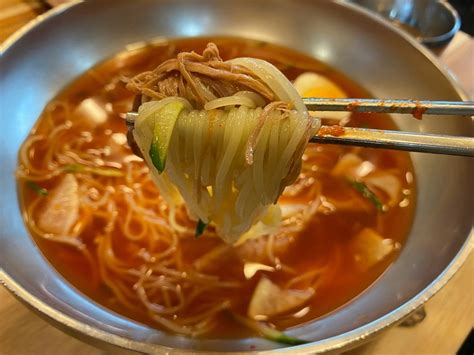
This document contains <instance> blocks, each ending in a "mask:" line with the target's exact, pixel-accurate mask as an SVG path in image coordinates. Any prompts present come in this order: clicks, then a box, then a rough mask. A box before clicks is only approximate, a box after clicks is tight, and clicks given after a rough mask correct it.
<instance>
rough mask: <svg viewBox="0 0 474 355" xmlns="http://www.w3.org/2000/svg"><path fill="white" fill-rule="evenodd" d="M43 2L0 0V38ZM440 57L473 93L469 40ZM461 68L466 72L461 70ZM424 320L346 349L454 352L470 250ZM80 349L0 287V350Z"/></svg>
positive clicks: (472, 290) (471, 282) (462, 334)
mask: <svg viewBox="0 0 474 355" xmlns="http://www.w3.org/2000/svg"><path fill="white" fill-rule="evenodd" d="M45 10H46V7H45V5H44V3H43V2H41V1H35V0H24V1H21V0H0V42H2V41H4V40H5V39H6V38H7V37H8V36H9V35H10V34H11V33H13V32H14V31H16V30H17V29H18V28H20V27H21V26H23V25H24V24H25V23H27V22H28V21H30V20H32V19H33V18H35V17H36V16H38V15H39V14H40V13H42V12H44V11H45ZM455 40H456V41H454V43H452V44H451V45H450V47H449V48H448V50H446V51H445V52H444V53H443V55H442V56H441V59H442V60H443V61H444V62H445V63H446V64H447V65H449V67H450V69H451V71H452V72H453V74H455V75H456V74H458V75H459V77H460V78H462V79H463V80H461V84H462V86H463V87H464V89H465V90H466V92H468V94H469V95H470V96H471V98H474V90H473V89H474V77H473V76H474V67H473V65H472V62H471V59H472V58H473V57H474V40H473V39H472V38H470V37H468V36H466V35H463V34H461V35H458V36H457V38H456V39H455ZM466 73H467V74H468V75H466ZM425 309H426V312H427V316H426V318H425V320H424V321H423V322H421V323H420V324H418V325H416V326H414V327H411V328H405V327H394V328H392V329H390V330H388V331H387V332H385V333H383V334H382V335H381V336H379V337H378V338H377V339H375V340H374V341H372V342H371V343H369V344H367V345H364V346H362V347H360V348H358V349H355V350H352V351H350V352H349V353H348V354H351V355H368V354H454V353H456V351H457V350H458V349H459V347H460V346H461V344H462V342H463V341H464V339H465V338H466V337H467V335H468V334H469V332H470V330H471V329H472V328H473V326H474V255H471V256H470V257H469V258H468V260H467V262H466V263H465V264H464V265H463V267H462V268H461V269H460V270H459V272H458V273H457V274H456V275H455V276H454V277H453V279H452V280H451V281H450V282H449V283H448V285H446V287H444V288H443V289H442V290H441V291H440V292H439V293H438V294H437V295H435V296H434V297H433V298H432V299H431V300H430V301H429V302H428V303H427V304H426V306H425ZM37 353H38V354H43V353H44V354H50V355H56V354H81V355H99V354H107V352H106V351H104V350H100V349H97V348H95V347H93V346H91V345H88V344H85V343H83V342H81V341H79V340H77V339H75V338H73V337H71V336H69V335H67V334H65V333H63V332H61V331H60V330H58V329H56V328H54V327H53V326H51V325H49V324H48V323H47V322H46V321H44V320H43V319H41V318H39V317H38V316H37V315H36V314H34V313H32V312H31V311H30V310H28V309H27V308H26V307H25V306H23V305H22V304H21V303H20V302H18V301H17V300H16V299H15V298H14V297H13V296H12V295H11V294H10V293H9V292H8V291H7V290H6V289H4V288H3V287H0V354H1V355H13V354H15V355H23V354H25V355H26V354H37Z"/></svg>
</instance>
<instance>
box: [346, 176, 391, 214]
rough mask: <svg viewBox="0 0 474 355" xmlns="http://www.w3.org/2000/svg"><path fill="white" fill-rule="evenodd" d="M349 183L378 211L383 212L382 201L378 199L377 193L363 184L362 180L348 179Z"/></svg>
mask: <svg viewBox="0 0 474 355" xmlns="http://www.w3.org/2000/svg"><path fill="white" fill-rule="evenodd" d="M349 183H350V184H351V186H352V187H353V188H354V189H356V190H357V191H358V192H360V193H361V195H362V196H364V197H365V198H366V199H368V200H369V201H370V202H372V203H373V204H374V206H375V208H377V210H378V211H382V212H383V203H382V202H381V201H380V199H379V198H378V197H377V195H376V194H375V193H374V192H373V191H372V190H371V189H369V188H368V187H367V185H366V184H364V183H363V182H360V181H354V180H349Z"/></svg>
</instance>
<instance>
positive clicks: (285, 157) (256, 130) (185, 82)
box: [127, 43, 320, 243]
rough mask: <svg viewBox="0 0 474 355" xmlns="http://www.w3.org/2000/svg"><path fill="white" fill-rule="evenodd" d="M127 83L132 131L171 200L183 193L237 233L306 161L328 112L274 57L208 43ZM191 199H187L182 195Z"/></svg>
mask: <svg viewBox="0 0 474 355" xmlns="http://www.w3.org/2000/svg"><path fill="white" fill-rule="evenodd" d="M127 88H128V89H130V90H132V91H134V92H135V93H137V94H138V96H137V97H138V99H139V103H140V106H139V108H138V117H137V119H136V121H135V122H134V127H133V138H134V140H135V142H136V144H137V145H138V147H139V149H140V152H141V154H142V156H143V158H144V159H145V161H146V163H147V165H148V166H149V168H150V170H151V174H152V177H153V180H154V181H155V183H156V184H157V185H158V187H159V188H160V192H161V193H162V195H163V196H164V198H165V199H166V200H167V202H168V203H169V205H170V206H171V207H170V208H173V206H176V205H178V204H181V203H183V202H185V204H186V206H187V209H188V213H189V215H190V216H191V217H192V218H195V219H196V220H199V222H198V228H197V230H196V231H197V233H198V234H199V233H200V232H201V231H202V229H203V228H204V227H205V226H206V225H207V224H209V223H212V224H213V225H214V226H215V227H216V230H217V233H218V235H219V236H220V237H221V238H222V239H224V240H225V241H226V242H228V243H233V242H235V241H237V239H239V237H240V236H241V235H242V234H244V233H245V232H247V231H248V230H249V229H250V228H251V227H252V225H254V224H255V223H256V222H258V221H259V220H260V219H262V218H264V216H267V217H268V215H269V214H272V215H273V216H277V217H278V215H279V211H278V207H276V206H277V205H276V206H275V207H273V208H270V206H271V205H275V204H276V202H277V200H278V198H279V196H280V195H281V193H282V192H283V190H284V188H285V187H286V186H288V185H290V184H291V183H293V182H294V181H295V180H296V178H297V177H298V175H299V173H300V169H301V157H302V155H303V152H304V150H305V148H306V145H307V143H308V141H309V138H310V137H311V136H312V135H313V134H314V133H315V132H316V131H317V130H318V129H319V127H320V121H319V120H318V119H315V118H313V117H311V116H310V115H309V114H308V112H307V110H306V108H305V106H304V104H303V102H302V100H301V98H300V96H299V95H298V93H297V91H296V90H295V89H294V87H293V86H292V84H291V83H290V82H289V81H288V79H286V77H285V76H284V75H283V74H282V73H281V72H280V71H279V70H278V69H277V68H275V67H274V66H273V65H272V64H270V63H268V62H266V61H264V60H260V59H254V58H237V59H233V60H230V61H223V60H222V59H221V57H220V56H219V51H218V49H217V47H216V46H215V45H214V44H212V43H210V44H208V45H207V48H206V49H205V50H204V52H203V54H202V55H199V54H196V53H194V52H188V53H186V52H185V53H180V54H178V57H177V58H176V59H170V60H168V61H166V62H164V63H162V64H161V65H160V66H158V67H157V68H156V69H155V70H153V71H148V72H144V73H141V74H139V75H137V76H136V77H134V78H133V79H132V80H131V81H130V82H129V83H128V85H127ZM183 200H184V201H183Z"/></svg>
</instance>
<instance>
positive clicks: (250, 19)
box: [0, 0, 474, 353]
mask: <svg viewBox="0 0 474 355" xmlns="http://www.w3.org/2000/svg"><path fill="white" fill-rule="evenodd" d="M265 8H268V2H267V1H265V0H241V1H219V0H203V1H199V2H185V1H174V0H161V1H151V0H137V1H133V2H131V1H126V0H116V1H114V4H113V6H110V2H107V1H90V2H89V1H88V2H80V3H75V4H72V5H66V6H63V7H60V8H58V9H56V10H54V11H53V12H51V13H49V14H48V15H46V16H45V17H43V18H41V19H40V20H39V21H38V22H35V23H32V24H31V25H29V26H28V27H27V28H26V29H23V30H22V31H20V32H19V33H18V34H17V35H16V36H14V37H13V38H12V39H11V40H10V41H8V43H7V44H6V45H5V46H4V47H3V48H2V58H1V66H2V73H1V77H2V78H1V79H2V80H1V82H0V85H1V88H0V89H1V92H2V100H3V101H2V128H3V131H4V132H8V135H6V136H5V137H4V138H3V139H2V140H0V151H1V152H2V153H1V155H0V165H1V167H2V169H1V174H0V193H1V195H2V198H3V200H2V205H1V207H0V225H1V228H0V230H1V231H2V232H1V235H0V268H1V269H0V279H1V280H2V282H3V283H4V284H5V285H6V286H7V287H8V288H9V289H10V290H11V291H12V292H14V293H15V294H16V295H17V296H18V297H19V298H20V299H21V300H23V301H24V302H26V303H28V304H29V305H30V306H31V307H32V308H34V309H36V310H37V311H38V312H40V313H42V314H43V315H45V316H46V317H47V318H48V319H50V320H51V322H53V323H54V324H56V325H58V326H60V327H61V328H62V329H64V330H66V331H69V332H71V333H72V334H75V335H78V336H82V337H87V338H88V339H94V340H97V341H101V342H105V343H110V344H114V345H117V346H120V347H123V348H127V349H132V350H136V351H141V352H159V351H166V350H168V351H170V350H172V349H180V351H182V352H183V351H184V350H194V351H195V350H203V351H221V352H222V351H249V349H250V345H252V346H253V347H254V348H253V349H254V350H257V351H264V350H271V349H275V348H277V347H279V345H278V344H273V343H271V342H269V341H266V340H263V339H259V338H251V339H192V338H184V337H181V336H176V335H172V334H166V333H163V332H160V331H157V330H155V329H152V328H150V327H147V326H144V325H141V324H138V323H136V322H133V321H130V320H128V319H126V318H124V317H122V316H119V315H117V314H115V313H113V312H110V311H108V310H106V309H104V308H102V307H100V306H98V305H97V304H95V303H93V302H92V301H90V300H89V299H87V298H85V297H84V296H82V295H81V294H80V293H78V292H77V291H76V290H75V289H73V288H72V287H71V286H70V285H69V284H68V283H66V282H65V281H64V280H63V279H62V278H61V277H60V276H59V275H58V274H57V273H56V272H55V271H54V270H53V269H52V268H51V267H50V265H49V264H48V263H47V261H46V260H45V259H44V258H43V257H42V255H41V254H40V253H39V252H38V249H37V247H36V246H35V244H34V243H33V241H32V240H31V239H30V237H29V235H28V233H27V231H26V229H25V227H24V225H23V221H22V218H21V215H20V209H19V206H18V199H17V195H16V192H15V191H16V187H15V184H16V182H15V178H14V170H15V168H16V163H17V151H18V148H19V145H20V144H21V142H22V141H23V140H24V138H25V136H26V135H27V134H28V132H29V131H30V129H31V127H32V125H33V124H34V122H35V120H36V118H37V117H38V115H39V114H40V112H41V111H42V109H43V107H44V106H45V104H46V103H47V102H48V100H50V99H51V98H52V97H54V95H56V93H57V92H58V91H59V90H60V89H61V88H62V87H63V86H64V85H65V84H67V83H68V82H69V81H70V80H72V79H73V78H74V77H76V76H78V75H79V74H80V73H82V72H83V71H85V70H86V69H88V68H89V67H91V66H92V65H93V64H94V63H97V62H99V61H101V60H103V59H105V58H107V57H110V56H111V55H113V54H115V53H117V52H119V51H121V50H123V49H124V48H125V47H126V46H127V45H130V44H132V43H137V42H140V41H147V40H151V39H154V38H157V37H168V38H169V37H189V36H212V35H221V36H222V35H232V36H240V37H247V38H252V39H258V40H263V41H268V42H272V43H276V44H279V45H283V46H287V47H290V48H295V49H297V50H299V51H302V52H305V53H307V54H310V55H312V56H314V57H316V58H318V59H320V60H323V61H325V62H327V63H328V64H329V65H331V66H333V67H335V68H336V69H338V70H340V71H342V72H344V73H345V74H347V75H348V76H350V77H351V78H353V79H354V80H355V81H357V82H359V83H361V84H362V85H363V86H364V87H365V88H367V89H368V90H369V91H371V92H372V93H373V94H374V95H375V96H377V97H390V98H413V99H433V100H436V99H438V100H439V99H444V100H460V99H462V98H463V95H462V93H460V92H459V91H458V90H457V89H456V86H455V84H454V83H453V82H452V81H451V80H450V78H449V76H448V75H447V74H446V72H445V71H444V70H443V69H442V68H441V67H440V66H439V65H438V63H437V62H436V60H435V59H434V58H433V57H432V56H431V55H430V54H429V53H428V52H427V51H426V50H425V49H423V48H422V47H420V46H419V45H418V44H417V43H416V42H415V41H413V40H411V39H410V38H409V37H408V36H406V35H404V34H402V33H401V32H400V31H397V30H395V29H393V28H392V27H390V26H387V24H386V23H385V22H384V21H380V20H378V18H377V17H375V16H372V15H370V14H368V13H367V12H365V11H362V10H360V9H358V8H357V7H355V6H352V5H348V4H345V3H342V2H329V1H315V2H305V1H289V0H288V1H285V0H281V1H278V2H276V3H275V4H274V5H273V6H272V10H271V11H265V12H263V10H262V9H265ZM130 14H133V16H131V15H130ZM289 14H291V15H289ZM275 24H278V26H275ZM395 119H396V120H397V123H398V124H399V125H400V127H401V128H402V129H405V130H411V131H419V132H434V133H437V132H439V133H441V132H442V133H445V134H460V135H461V134H463V135H468V134H470V132H471V129H472V121H471V120H469V119H467V118H466V119H462V118H459V117H443V119H442V120H441V119H439V118H437V117H430V118H426V119H423V121H418V120H411V119H407V118H403V117H395ZM412 158H413V162H414V164H415V169H416V173H417V179H418V187H419V198H418V201H417V214H416V217H415V221H414V224H413V228H412V231H411V235H410V236H409V241H408V243H407V245H406V247H405V248H404V250H403V251H402V253H401V255H400V257H399V259H398V260H397V261H396V262H395V263H394V265H392V266H391V267H390V269H389V270H388V271H387V272H386V273H385V274H384V275H383V276H382V277H381V278H380V279H379V280H378V281H377V282H376V283H375V284H374V285H373V286H371V287H370V288H369V289H368V290H366V291H365V292H364V293H363V294H362V295H360V297H358V298H357V299H355V300H353V301H351V302H350V303H348V304H347V305H345V306H344V307H342V308H340V309H339V310H338V311H336V312H333V313H331V314H328V315H327V316H325V317H323V318H321V319H318V320H316V321H314V322H311V323H308V324H305V325H303V326H300V327H297V328H295V329H292V330H290V331H289V334H290V335H293V336H296V337H298V336H302V335H304V338H306V339H311V340H312V342H311V343H310V344H306V345H300V346H298V348H295V347H293V348H291V347H290V348H285V349H282V350H286V351H288V352H290V353H291V352H294V351H296V350H298V351H300V352H318V351H327V350H335V349H341V348H348V347H353V346H356V345H357V344H358V343H360V342H362V341H363V340H366V339H369V338H370V336H371V335H374V334H376V333H378V332H379V331H381V330H383V329H385V328H387V327H389V326H391V325H393V324H396V323H397V322H399V321H400V320H402V319H403V318H404V317H406V316H407V315H408V314H410V313H411V312H412V311H413V310H414V309H416V308H418V307H419V306H420V305H421V304H423V303H424V302H425V301H426V300H427V299H428V298H429V297H431V296H432V295H433V294H434V293H435V292H436V291H437V290H439V288H440V287H441V286H443V285H444V284H445V283H446V282H447V281H448V279H449V278H450V277H451V276H452V275H453V274H454V272H455V271H456V270H457V269H458V268H459V267H460V265H461V264H462V262H463V261H464V260H465V258H466V257H467V254H468V253H469V250H470V249H471V248H472V238H471V235H470V233H471V229H472V216H471V213H472V210H473V207H474V206H473V201H472V198H471V196H473V195H474V191H473V190H474V186H473V185H472V183H471V180H472V178H471V177H472V175H473V171H472V168H473V166H472V162H471V161H470V160H469V159H468V158H460V157H447V156H446V157H444V156H432V155H427V154H424V155H423V154H413V155H412Z"/></svg>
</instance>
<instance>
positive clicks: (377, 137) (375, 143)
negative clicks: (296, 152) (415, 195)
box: [310, 126, 474, 157]
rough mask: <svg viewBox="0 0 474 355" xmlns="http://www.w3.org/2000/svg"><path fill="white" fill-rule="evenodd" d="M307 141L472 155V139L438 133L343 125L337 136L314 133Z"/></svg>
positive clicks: (473, 147) (473, 142)
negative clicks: (340, 132)
mask: <svg viewBox="0 0 474 355" xmlns="http://www.w3.org/2000/svg"><path fill="white" fill-rule="evenodd" d="M324 127H325V126H323V127H322V128H323V129H322V132H324ZM326 127H327V126H326ZM310 142H311V143H326V144H343V145H352V146H359V147H371V148H385V149H395V150H406V151H411V152H421V153H434V154H446V155H460V156H467V157H474V138H469V137H457V136H448V135H438V134H427V133H414V132H404V131H387V130H378V129H367V128H352V127H344V133H342V134H341V135H340V136H334V135H329V134H327V135H316V136H313V137H312V138H311V139H310Z"/></svg>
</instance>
